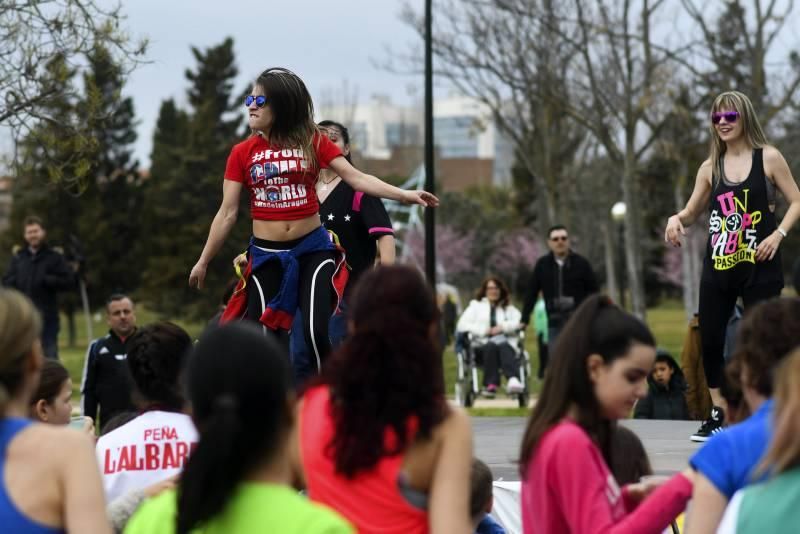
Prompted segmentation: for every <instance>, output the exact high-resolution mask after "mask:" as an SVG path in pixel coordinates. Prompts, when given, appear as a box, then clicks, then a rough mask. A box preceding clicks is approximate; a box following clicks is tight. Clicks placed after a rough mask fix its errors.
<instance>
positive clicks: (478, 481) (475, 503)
mask: <svg viewBox="0 0 800 534" xmlns="http://www.w3.org/2000/svg"><path fill="white" fill-rule="evenodd" d="M493 478H494V477H492V470H491V469H489V466H488V465H486V464H485V463H483V462H482V461H480V460H478V459H477V458H473V459H472V469H471V470H470V477H469V479H470V488H471V489H470V494H469V515H470V517H471V518H472V524H473V525H475V534H506V530H505V529H504V528H503V527H502V526H501V525H500V524H498V523H497V521H495V520H494V518H493V517H492V516H491V515H489V514H490V513H491V512H492V505H493V504H494V498H493V497H492V479H493Z"/></svg>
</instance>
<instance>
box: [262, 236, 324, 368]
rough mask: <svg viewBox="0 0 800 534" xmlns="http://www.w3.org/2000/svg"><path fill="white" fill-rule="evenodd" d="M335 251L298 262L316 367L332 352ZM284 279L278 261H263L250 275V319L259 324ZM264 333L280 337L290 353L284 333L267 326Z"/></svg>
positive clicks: (300, 295) (302, 307) (305, 320)
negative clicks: (331, 331) (331, 324)
mask: <svg viewBox="0 0 800 534" xmlns="http://www.w3.org/2000/svg"><path fill="white" fill-rule="evenodd" d="M255 244H256V245H257V246H259V247H263V248H269V249H272V250H276V249H283V250H286V249H290V248H292V247H293V245H294V244H296V242H286V243H281V242H270V241H264V240H260V239H257V240H255ZM334 254H335V252H333V251H330V250H324V251H320V252H312V253H310V254H305V255H303V256H301V257H300V258H299V259H298V262H299V263H300V273H299V275H300V276H299V287H298V300H297V302H298V306H299V308H300V313H302V314H303V326H304V332H303V336H304V337H305V341H306V345H307V346H308V348H309V351H310V352H311V355H312V357H313V358H316V360H317V361H316V363H317V368H318V369H319V368H320V367H321V366H322V362H324V361H325V358H326V357H327V356H328V353H330V351H331V341H330V339H329V338H328V321H330V318H331V314H332V313H333V308H334V305H335V300H334V290H333V285H332V283H331V280H332V278H333V275H334V272H335V270H336V263H335V260H334V257H335V256H334ZM282 280H283V267H281V262H280V261H278V260H270V261H267V262H264V263H263V264H262V265H261V266H260V267H259V268H258V269H256V270H255V271H253V272H252V273H251V275H250V280H249V282H248V285H247V317H248V318H250V319H253V320H255V321H258V320H259V318H260V317H261V315H262V314H263V313H264V309H265V308H266V305H267V303H268V302H269V301H270V300H272V297H274V296H275V295H276V294H277V293H278V290H279V289H280V285H281V281H282ZM264 331H265V332H271V333H272V334H273V335H275V336H277V337H278V339H279V341H280V342H281V344H282V345H283V346H284V347H286V352H287V354H288V352H289V336H288V335H285V333H279V332H278V331H275V330H272V329H270V328H267V327H266V326H265V327H264Z"/></svg>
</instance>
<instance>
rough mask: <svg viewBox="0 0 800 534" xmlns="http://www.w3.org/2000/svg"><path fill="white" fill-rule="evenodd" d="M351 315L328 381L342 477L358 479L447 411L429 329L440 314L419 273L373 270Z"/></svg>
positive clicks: (333, 448) (364, 277) (430, 427)
mask: <svg viewBox="0 0 800 534" xmlns="http://www.w3.org/2000/svg"><path fill="white" fill-rule="evenodd" d="M350 312H351V315H350V318H351V319H352V321H353V325H354V330H353V332H352V334H351V335H350V337H348V338H347V340H346V341H345V342H344V344H343V345H342V347H341V349H340V350H339V351H337V352H336V353H335V354H333V356H332V357H331V358H330V360H329V361H328V362H327V364H326V367H325V368H324V369H323V377H322V381H323V382H324V383H326V384H327V385H328V386H329V387H330V390H331V395H332V399H333V403H332V405H333V406H334V411H333V418H334V421H335V424H334V427H335V429H336V430H335V433H334V436H333V439H332V441H331V443H328V444H326V445H327V447H328V449H329V450H330V451H331V453H332V455H333V458H334V463H335V466H336V472H337V473H340V474H342V475H344V476H346V477H349V478H353V477H355V476H356V474H358V472H360V471H364V470H368V469H370V468H372V467H373V466H374V465H375V464H376V463H377V462H378V461H379V460H380V459H381V458H382V457H385V456H390V455H394V454H398V453H401V452H403V451H404V450H405V449H406V447H408V445H410V443H411V440H413V439H414V438H415V437H417V436H418V437H422V438H425V437H429V436H430V435H431V432H432V430H433V428H434V427H435V426H436V425H437V424H439V423H440V422H441V421H442V420H444V418H445V416H446V415H447V413H448V412H447V402H446V400H445V396H444V379H443V374H442V358H441V347H439V346H438V342H437V341H434V339H438V336H437V335H435V333H434V334H433V335H432V331H431V329H432V328H436V326H437V325H438V320H439V310H438V308H437V307H436V301H435V298H434V295H433V291H431V288H430V286H428V284H427V283H426V282H425V280H423V279H422V277H421V276H420V274H419V272H418V271H417V270H415V269H413V268H411V267H408V266H400V265H395V266H382V267H378V268H376V269H372V270H370V271H369V272H367V273H365V274H364V275H362V276H361V278H360V279H359V281H358V285H357V286H356V289H355V292H354V294H353V300H352V305H351V308H350ZM409 424H414V425H416V434H414V433H412V432H410V430H411V429H410V428H409ZM387 430H390V431H391V432H392V433H393V435H394V438H395V439H393V440H390V441H391V442H393V443H391V444H387V443H386V442H385V441H384V436H385V435H386V434H385V433H386V431H387Z"/></svg>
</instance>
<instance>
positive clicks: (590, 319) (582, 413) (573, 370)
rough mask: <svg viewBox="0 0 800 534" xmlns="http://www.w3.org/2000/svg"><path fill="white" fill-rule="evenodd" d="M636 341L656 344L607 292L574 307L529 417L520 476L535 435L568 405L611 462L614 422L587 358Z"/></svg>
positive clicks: (611, 355)
mask: <svg viewBox="0 0 800 534" xmlns="http://www.w3.org/2000/svg"><path fill="white" fill-rule="evenodd" d="M637 343H638V344H642V345H647V346H650V347H655V344H656V343H655V339H654V338H653V334H652V333H651V332H650V329H649V328H648V327H647V325H646V324H644V323H643V322H642V321H640V320H639V319H637V318H636V317H634V316H633V315H630V314H629V313H627V312H625V311H623V310H621V309H620V308H618V307H617V306H615V305H614V304H612V303H611V301H610V300H609V298H608V297H606V296H605V295H593V296H591V297H589V298H587V299H586V300H585V301H584V302H583V304H581V305H580V306H579V307H578V309H577V310H576V311H575V313H574V314H573V315H572V317H571V318H570V319H569V321H567V324H566V325H565V327H564V329H563V330H562V331H561V333H560V334H559V335H558V340H557V341H556V343H555V347H554V348H553V351H552V352H551V357H550V361H552V362H553V363H552V364H551V366H550V368H549V370H548V374H547V375H546V376H545V379H544V384H543V386H542V392H541V394H540V396H539V400H538V401H537V402H536V405H535V406H534V407H533V411H532V412H531V416H530V418H529V419H528V425H527V428H526V429H525V434H524V435H523V438H522V450H521V451H520V460H519V463H520V474H521V475H522V477H523V479H524V478H525V477H526V475H527V473H526V470H527V466H528V462H530V461H531V459H532V458H533V455H534V453H535V452H536V447H537V446H538V444H539V440H540V439H541V438H542V436H543V435H544V433H545V432H547V431H548V430H549V429H550V428H551V427H552V426H554V425H556V424H558V422H559V421H561V420H562V419H563V418H564V417H565V416H566V415H567V412H568V411H569V409H570V407H572V406H575V407H576V408H577V420H576V423H577V424H578V425H580V426H581V427H582V428H583V429H584V430H585V431H586V433H587V434H589V436H591V437H592V439H593V440H594V441H595V442H596V443H597V445H598V446H599V447H600V450H601V451H602V452H603V457H604V458H605V460H606V463H607V464H608V465H612V462H613V459H612V457H611V438H612V432H613V430H614V425H615V424H616V423H615V422H614V421H611V420H609V419H606V418H605V417H603V416H602V414H601V410H600V405H599V404H598V402H597V397H596V396H595V393H594V386H593V384H592V381H591V379H590V378H589V372H588V370H587V368H586V360H587V358H588V357H589V356H590V355H591V354H598V355H600V356H601V357H602V358H603V362H604V363H605V364H606V365H608V364H610V363H611V362H613V361H614V360H616V359H617V358H620V357H622V356H625V354H627V352H628V350H629V349H630V348H631V346H632V345H634V344H637Z"/></svg>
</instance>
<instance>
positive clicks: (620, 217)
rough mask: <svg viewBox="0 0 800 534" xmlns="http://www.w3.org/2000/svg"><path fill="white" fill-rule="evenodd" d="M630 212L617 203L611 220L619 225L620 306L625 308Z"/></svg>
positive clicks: (612, 211) (622, 204)
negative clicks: (626, 248) (627, 238)
mask: <svg viewBox="0 0 800 534" xmlns="http://www.w3.org/2000/svg"><path fill="white" fill-rule="evenodd" d="M627 211H628V208H627V206H626V205H625V203H624V202H617V203H616V204H614V205H613V206H612V207H611V219H613V221H614V223H615V224H616V225H617V250H618V251H619V252H618V256H619V305H620V306H621V307H622V308H625V213H626V212H627Z"/></svg>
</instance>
